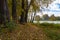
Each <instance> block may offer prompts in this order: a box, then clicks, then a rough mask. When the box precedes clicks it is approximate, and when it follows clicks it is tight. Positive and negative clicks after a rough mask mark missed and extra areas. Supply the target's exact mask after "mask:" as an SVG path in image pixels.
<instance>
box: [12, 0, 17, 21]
mask: <svg viewBox="0 0 60 40" xmlns="http://www.w3.org/2000/svg"><path fill="white" fill-rule="evenodd" d="M12 19H13V21H15V22H17V13H16V0H12Z"/></svg>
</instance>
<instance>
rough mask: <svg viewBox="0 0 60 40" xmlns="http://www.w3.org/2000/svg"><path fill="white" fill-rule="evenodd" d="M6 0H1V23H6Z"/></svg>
mask: <svg viewBox="0 0 60 40" xmlns="http://www.w3.org/2000/svg"><path fill="white" fill-rule="evenodd" d="M4 22H5V19H4V0H0V23H1V24H2V23H4Z"/></svg>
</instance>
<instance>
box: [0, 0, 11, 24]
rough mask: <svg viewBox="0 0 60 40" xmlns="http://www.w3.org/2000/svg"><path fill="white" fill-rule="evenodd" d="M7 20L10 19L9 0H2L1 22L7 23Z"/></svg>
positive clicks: (0, 1) (0, 3) (0, 7)
mask: <svg viewBox="0 0 60 40" xmlns="http://www.w3.org/2000/svg"><path fill="white" fill-rule="evenodd" d="M6 21H10V16H9V12H8V6H7V0H0V23H1V24H2V23H3V24H5V23H6Z"/></svg>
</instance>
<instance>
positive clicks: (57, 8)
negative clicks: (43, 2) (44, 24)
mask: <svg viewBox="0 0 60 40" xmlns="http://www.w3.org/2000/svg"><path fill="white" fill-rule="evenodd" d="M43 11H44V13H46V14H48V15H51V14H54V15H55V16H60V0H56V1H54V2H53V3H51V4H49V6H48V8H45V9H44V10H43ZM47 12H48V13H47Z"/></svg>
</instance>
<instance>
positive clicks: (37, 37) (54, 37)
mask: <svg viewBox="0 0 60 40" xmlns="http://www.w3.org/2000/svg"><path fill="white" fill-rule="evenodd" d="M9 25H11V24H9ZM11 26H14V25H11ZM11 26H10V27H8V28H0V39H1V40H60V32H59V30H60V25H59V24H47V23H44V24H31V23H27V24H25V25H21V24H18V25H17V26H16V25H15V27H11Z"/></svg>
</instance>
